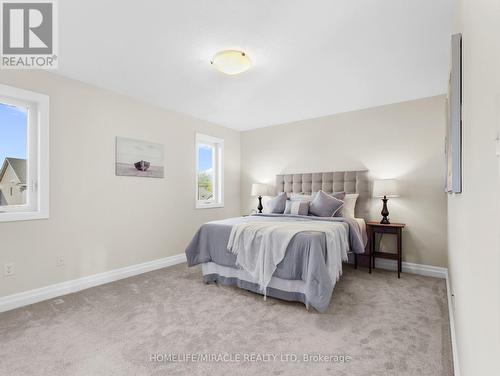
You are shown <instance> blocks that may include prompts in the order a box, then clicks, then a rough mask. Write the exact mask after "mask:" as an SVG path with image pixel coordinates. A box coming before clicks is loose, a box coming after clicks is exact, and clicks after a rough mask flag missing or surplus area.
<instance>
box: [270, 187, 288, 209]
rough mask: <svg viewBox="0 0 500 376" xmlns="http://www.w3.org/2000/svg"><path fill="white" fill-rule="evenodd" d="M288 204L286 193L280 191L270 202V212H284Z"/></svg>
mask: <svg viewBox="0 0 500 376" xmlns="http://www.w3.org/2000/svg"><path fill="white" fill-rule="evenodd" d="M285 206H286V193H285V192H280V193H278V195H277V196H276V197H273V198H272V199H271V200H270V201H269V202H268V203H267V207H268V208H269V212H270V213H275V214H283V212H284V211H285Z"/></svg>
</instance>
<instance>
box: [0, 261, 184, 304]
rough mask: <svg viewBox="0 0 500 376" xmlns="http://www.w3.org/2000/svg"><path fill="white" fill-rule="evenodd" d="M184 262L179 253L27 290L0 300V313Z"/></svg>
mask: <svg viewBox="0 0 500 376" xmlns="http://www.w3.org/2000/svg"><path fill="white" fill-rule="evenodd" d="M183 262H186V255H185V254H184V253H180V254H177V255H174V256H169V257H164V258H161V259H158V260H153V261H148V262H144V263H141V264H136V265H131V266H126V267H124V268H120V269H114V270H110V271H108V272H104V273H99V274H94V275H90V276H87V277H82V278H78V279H73V280H71V281H66V282H61V283H56V284H54V285H50V286H46V287H42V288H39V289H34V290H29V291H25V292H21V293H18V294H13V295H8V296H5V297H1V298H0V312H5V311H9V310H11V309H15V308H19V307H22V306H26V305H29V304H33V303H38V302H41V301H43V300H47V299H52V298H55V297H57V296H61V295H66V294H71V293H73V292H77V291H81V290H85V289H88V288H90V287H94V286H98V285H103V284H105V283H109V282H113V281H117V280H119V279H123V278H128V277H132V276H134V275H138V274H142V273H146V272H150V271H153V270H156V269H161V268H165V267H167V266H172V265H176V264H180V263H183Z"/></svg>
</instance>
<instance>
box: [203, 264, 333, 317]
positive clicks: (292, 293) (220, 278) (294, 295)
mask: <svg viewBox="0 0 500 376" xmlns="http://www.w3.org/2000/svg"><path fill="white" fill-rule="evenodd" d="M201 267H202V271H203V281H204V282H205V283H210V282H217V283H220V284H222V285H226V286H236V287H239V288H241V289H244V290H248V291H251V292H255V293H257V294H261V295H263V293H262V292H261V291H260V289H259V285H258V283H256V282H255V281H254V280H253V278H252V276H251V275H250V274H249V273H248V272H246V271H245V270H242V269H235V268H231V267H228V266H222V265H218V264H216V263H214V262H205V263H202V265H201ZM266 295H267V296H271V297H273V298H276V299H281V300H287V301H291V302H300V303H303V304H304V305H305V306H306V309H308V310H309V307H310V306H311V307H313V308H315V309H316V310H318V311H319V312H324V311H325V310H326V309H327V308H328V306H326V307H324V306H323V305H321V304H315V302H312V301H309V300H308V299H307V296H306V283H305V282H304V281H302V280H287V279H282V278H277V277H273V278H272V279H271V282H270V283H269V285H268V287H267V291H266Z"/></svg>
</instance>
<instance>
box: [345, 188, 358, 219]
mask: <svg viewBox="0 0 500 376" xmlns="http://www.w3.org/2000/svg"><path fill="white" fill-rule="evenodd" d="M358 197H359V193H346V195H345V196H344V207H343V208H342V210H343V213H342V217H344V218H355V217H354V209H355V208H356V201H357V200H358Z"/></svg>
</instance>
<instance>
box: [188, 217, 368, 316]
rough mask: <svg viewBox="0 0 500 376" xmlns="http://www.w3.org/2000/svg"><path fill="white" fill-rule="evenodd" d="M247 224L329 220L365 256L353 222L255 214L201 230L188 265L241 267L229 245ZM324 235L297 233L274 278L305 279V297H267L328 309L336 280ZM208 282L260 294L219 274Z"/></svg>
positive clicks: (272, 291) (255, 288) (190, 248)
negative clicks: (330, 269)
mask: <svg viewBox="0 0 500 376" xmlns="http://www.w3.org/2000/svg"><path fill="white" fill-rule="evenodd" d="M244 221H245V222H248V221H326V222H335V223H341V224H342V225H343V226H344V228H345V230H346V231H347V232H348V239H349V246H350V251H352V252H354V253H363V252H364V251H365V244H364V241H363V237H362V235H361V231H360V229H359V225H358V223H357V222H356V221H355V220H354V219H349V218H341V217H333V218H331V217H327V218H325V217H311V216H299V215H286V214H254V215H252V216H248V217H236V218H229V219H225V220H221V221H214V222H209V223H206V224H204V225H202V226H201V227H200V229H199V230H198V232H197V233H196V234H195V236H194V238H193V239H192V241H191V243H190V244H189V245H188V247H187V248H186V257H187V262H188V265H189V266H193V265H197V264H200V263H206V262H214V263H216V264H218V265H222V266H226V267H231V268H236V269H237V268H238V267H237V266H236V255H234V254H232V253H231V252H229V251H228V250H227V243H228V240H229V235H230V233H231V228H232V227H233V225H235V224H237V223H241V222H244ZM326 257H327V253H326V238H325V234H324V233H322V232H317V231H307V232H301V233H298V234H297V235H295V236H294V237H293V239H292V240H291V241H290V244H289V245H288V247H287V250H286V253H285V257H284V258H283V260H282V261H281V263H280V264H278V267H277V269H276V271H275V272H274V274H273V276H274V277H278V278H281V279H287V280H302V281H304V282H305V284H306V286H307V291H306V293H305V294H302V293H300V294H290V293H289V292H280V291H279V290H276V289H272V288H269V289H268V291H267V295H269V296H273V297H276V298H280V299H286V300H298V301H301V302H303V303H304V304H306V305H307V306H308V305H311V306H313V307H314V308H315V309H317V310H318V311H320V312H322V311H324V310H326V308H327V307H328V305H329V303H330V298H331V294H332V292H333V287H334V285H335V282H336V281H333V282H332V281H331V280H330V277H329V275H328V270H327V267H326ZM204 278H205V281H206V282H210V281H217V282H220V283H224V284H230V285H237V286H240V287H243V288H245V289H248V290H252V291H255V292H258V290H259V289H258V286H257V285H255V286H251V285H252V284H250V283H248V282H247V283H242V282H241V281H237V280H234V279H228V278H223V277H221V276H218V275H212V276H205V277H204Z"/></svg>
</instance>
